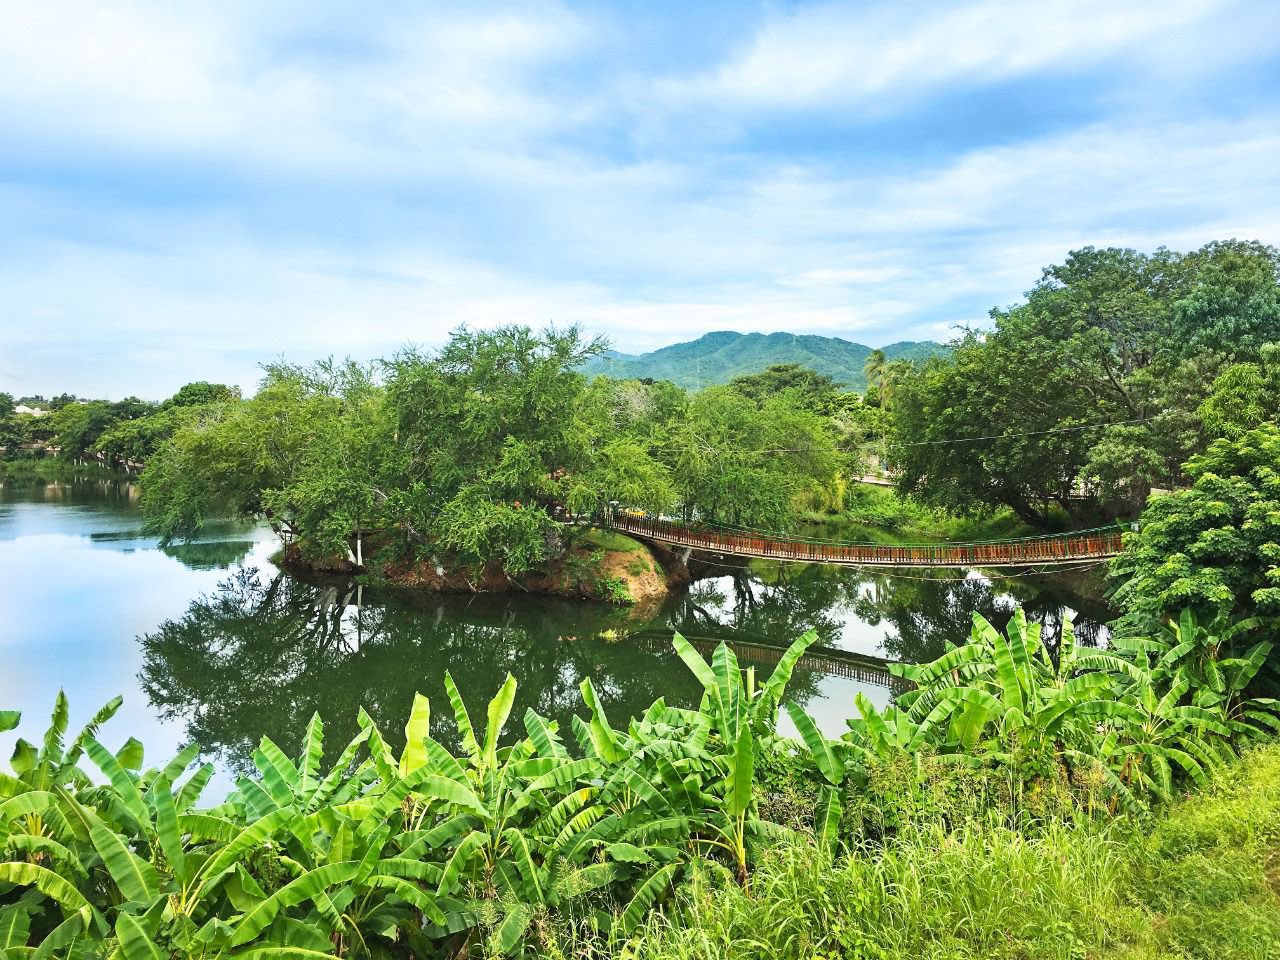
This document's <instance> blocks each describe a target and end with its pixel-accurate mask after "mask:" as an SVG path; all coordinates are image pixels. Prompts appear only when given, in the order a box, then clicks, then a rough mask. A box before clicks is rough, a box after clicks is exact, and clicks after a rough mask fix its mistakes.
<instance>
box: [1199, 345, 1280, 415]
mask: <svg viewBox="0 0 1280 960" xmlns="http://www.w3.org/2000/svg"><path fill="white" fill-rule="evenodd" d="M1199 413H1200V418H1201V420H1202V421H1203V422H1204V428H1205V430H1206V431H1207V432H1208V433H1209V434H1210V435H1211V436H1215V437H1228V438H1231V439H1235V438H1238V437H1239V436H1240V435H1241V434H1243V433H1244V432H1245V431H1247V430H1250V429H1252V428H1254V427H1257V426H1259V425H1260V424H1262V423H1264V422H1266V421H1268V420H1276V419H1280V343H1268V344H1264V345H1263V347H1262V348H1261V349H1260V350H1259V351H1258V361H1257V362H1256V363H1234V364H1232V365H1231V366H1229V367H1227V368H1226V369H1225V370H1223V371H1222V373H1220V374H1219V375H1218V377H1217V379H1215V380H1214V381H1213V389H1212V390H1211V391H1210V394H1209V396H1208V397H1207V398H1206V399H1205V401H1204V402H1203V403H1202V404H1201V405H1200V410H1199Z"/></svg>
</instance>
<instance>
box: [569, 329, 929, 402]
mask: <svg viewBox="0 0 1280 960" xmlns="http://www.w3.org/2000/svg"><path fill="white" fill-rule="evenodd" d="M881 349H883V350H884V352H885V355H886V356H888V358H889V359H890V360H894V359H904V360H922V359H924V358H926V357H928V356H931V355H932V354H935V353H940V352H943V351H945V350H946V348H945V347H943V346H942V345H941V344H938V343H933V342H931V341H925V342H922V343H914V342H912V341H907V340H904V341H902V342H900V343H891V344H889V345H888V346H887V347H882V348H881ZM870 352H871V348H870V347H868V346H864V345H863V344H861V343H853V342H851V341H849V340H842V339H840V338H839V337H819V336H813V335H807V334H795V333H767V334H766V333H734V332H733V331H730V330H725V331H720V332H717V333H708V334H706V335H705V336H702V337H699V338H698V339H697V340H690V341H688V342H686V343H673V344H672V345H671V346H669V347H663V348H662V349H660V350H654V351H653V352H652V353H642V354H639V355H631V354H625V353H617V352H615V351H609V352H608V353H606V354H604V355H603V356H600V357H596V358H594V359H593V360H591V361H590V362H588V363H587V364H586V366H585V367H584V368H583V369H584V371H585V372H587V373H589V374H599V373H602V374H604V375H606V376H610V377H616V378H618V379H623V380H626V379H642V378H646V377H647V378H652V379H654V380H671V381H673V382H674V383H678V384H679V385H680V386H682V387H687V388H694V389H696V388H698V387H706V386H711V385H712V384H717V383H728V382H729V381H730V380H732V379H733V378H734V377H736V376H739V375H740V374H744V373H757V372H758V371H760V370H763V369H765V367H768V366H770V365H771V364H775V363H799V364H802V365H803V366H806V367H809V368H810V369H813V370H816V371H818V372H819V373H825V374H827V375H828V376H830V377H832V378H833V379H835V381H836V382H837V383H841V384H843V385H844V387H845V389H848V390H862V389H864V388H865V387H866V379H865V378H864V377H863V375H862V367H863V364H864V363H865V362H866V359H867V354H869V353H870Z"/></svg>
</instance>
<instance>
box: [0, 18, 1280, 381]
mask: <svg viewBox="0 0 1280 960" xmlns="http://www.w3.org/2000/svg"><path fill="white" fill-rule="evenodd" d="M0 17H2V19H0V390H8V391H11V392H13V393H16V394H23V393H27V392H40V393H46V394H48V393H50V392H59V391H61V390H63V389H70V390H72V391H75V392H79V393H81V394H87V395H105V396H110V397H119V396H121V395H124V394H128V393H137V394H140V395H142V396H145V397H152V398H160V397H163V396H165V395H167V394H168V393H170V392H172V390H173V389H175V388H176V387H177V386H179V385H180V384H182V383H184V382H186V381H188V380H191V379H214V380H223V381H227V382H235V383H240V384H242V385H244V386H252V385H253V384H254V383H255V382H256V380H257V376H258V371H257V366H256V365H257V364H258V363H259V362H260V361H263V360H269V359H272V358H274V357H278V356H280V355H284V356H286V357H287V358H289V359H293V360H300V361H302V360H310V359H313V358H316V357H320V356H325V355H328V354H336V355H340V356H341V355H352V356H355V357H359V358H366V359H367V358H373V357H377V356H383V355H387V354H389V353H390V352H392V351H394V350H395V349H396V347H397V346H398V345H401V344H403V343H405V342H409V341H412V342H415V343H418V344H423V345H433V344H437V343H439V342H440V341H441V340H442V338H443V337H444V336H445V334H446V333H447V331H448V330H450V329H451V328H453V327H455V326H457V325H459V324H463V323H466V324H470V325H474V326H483V325H491V324H496V323H501V322H510V321H517V322H521V323H529V324H534V325H541V324H544V323H546V322H549V321H554V322H557V323H562V324H563V323H570V322H577V323H581V324H582V325H584V326H585V327H587V328H588V329H589V330H591V331H593V332H601V333H605V334H607V335H608V336H609V337H610V339H611V340H612V342H613V344H614V345H615V346H616V347H617V348H619V349H622V350H627V351H632V352H635V351H641V350H647V349H652V348H654V347H657V346H661V345H664V344H666V343H670V342H673V341H677V340H683V339H689V338H691V337H693V336H696V335H698V334H700V333H704V332H707V331H710V330H724V329H734V330H742V331H751V330H758V331H774V330H785V331H793V332H807V333H822V334H830V335H838V336H843V337H846V338H849V339H853V340H859V341H861V342H864V343H869V344H872V345H881V344H884V343H888V342H891V341H894V340H900V339H925V338H936V339H946V338H947V337H948V336H949V335H950V331H951V328H952V327H953V326H954V325H956V324H958V323H965V322H981V321H982V320H983V319H984V318H985V316H986V313H987V311H988V309H990V308H991V307H992V306H993V305H997V304H1009V303H1012V302H1015V301H1016V300H1017V299H1018V298H1019V297H1020V296H1021V294H1022V292H1023V291H1024V290H1026V289H1027V288H1028V287H1029V286H1030V285H1031V284H1032V283H1034V281H1035V279H1036V278H1037V276H1038V274H1039V271H1040V268H1041V267H1042V266H1043V265H1045V264H1047V263H1050V262H1054V261H1057V260H1060V259H1061V258H1062V256H1063V255H1064V254H1065V253H1066V252H1067V251H1068V250H1070V249H1073V248H1077V247H1080V246H1084V245H1087V244H1094V245H1124V246H1134V247H1138V248H1140V249H1152V248H1154V247H1156V246H1159V245H1161V244H1164V245H1167V246H1171V247H1174V248H1177V249H1185V248H1190V247H1194V246H1198V245H1200V244H1202V243H1204V242H1206V241H1209V240H1211V239H1218V238H1227V237H1233V236H1235V237H1242V238H1251V239H1255V238H1256V239H1261V240H1264V241H1266V242H1271V243H1277V242H1280V3H1275V2H1271V0H1160V2H1122V0H1097V2H1095V0H1074V2H1058V0H1040V2H1037V3H1028V2H1022V0H1019V2H1008V3H1001V2H947V3H937V4H928V3H924V2H901V0H899V2H885V3H871V2H857V3H820V4H807V3H762V4H750V3H745V2H741V3H726V4H723V5H717V4H713V3H688V2H681V3H670V4H665V3H659V2H654V0H646V2H617V3H609V4H604V3H600V4H558V3H532V4H504V5H502V6H500V7H492V8H487V7H484V6H482V5H479V4H476V3H461V4H458V5H456V6H450V5H446V4H434V5H427V4H422V3H416V4H405V5H403V6H400V5H397V4H394V3H380V4H358V5H357V4H350V3H334V4H328V3H323V2H316V0H310V2H307V3H299V4H274V3H273V4H262V3H257V2H255V3H235V2H219V3H216V4H209V5H208V6H205V7H200V6H199V5H196V4H173V3H156V4H145V3H130V2H123V0H118V2H112V3H101V2H98V3H83V4H73V3H61V2H39V3H33V2H27V0H22V2H13V3H10V2H7V0H0Z"/></svg>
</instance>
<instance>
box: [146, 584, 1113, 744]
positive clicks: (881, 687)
mask: <svg viewBox="0 0 1280 960" xmlns="http://www.w3.org/2000/svg"><path fill="white" fill-rule="evenodd" d="M1015 602H1022V603H1024V605H1025V606H1026V607H1027V609H1028V615H1029V616H1032V617H1035V618H1037V619H1040V620H1042V621H1045V622H1046V623H1047V625H1048V626H1049V627H1050V629H1052V627H1053V625H1054V624H1056V623H1058V622H1060V618H1061V615H1062V612H1063V606H1064V605H1063V598H1062V597H1061V596H1059V595H1057V594H1055V593H1054V592H1053V591H1051V590H1046V589H1044V588H1043V586H1041V587H1039V588H1037V587H1033V586H1030V585H1027V586H1023V587H1020V588H1019V593H1018V594H1016V595H1015V594H1013V593H1011V592H1009V591H1008V590H1007V589H1006V588H1005V587H1003V586H1000V585H999V583H998V582H997V583H993V582H991V581H988V580H986V579H983V578H981V577H977V576H972V575H971V576H964V575H957V576H956V577H948V576H941V577H937V578H934V579H928V580H926V579H918V580H917V581H916V582H915V585H913V586H912V587H911V588H910V589H909V590H903V588H902V585H901V584H900V583H899V582H897V581H895V580H890V579H889V578H887V577H877V576H872V575H868V574H865V573H861V572H859V571H856V570H849V569H840V568H831V567H789V568H781V567H763V568H754V567H753V568H752V569H751V570H750V571H748V570H740V571H735V572H734V573H732V574H731V575H727V576H724V577H718V578H714V579H709V580H703V581H699V582H696V583H695V584H693V585H692V586H691V587H690V588H689V589H688V590H687V591H685V592H683V593H681V594H680V595H678V596H676V597H674V598H672V599H671V600H670V601H669V602H668V603H667V604H666V605H665V606H664V607H662V608H661V609H659V610H657V611H654V612H652V613H651V614H650V615H649V616H647V617H645V618H643V619H638V620H637V619H635V618H634V617H633V616H632V615H631V614H630V613H629V612H628V611H625V610H620V609H617V608H609V607H605V606H602V605H599V604H583V603H572V602H565V601H556V600H550V599H545V598H537V597H529V596H523V595H522V596H507V597H493V596H478V597H456V596H436V595H421V594H414V595H406V594H403V593H386V592H380V593H374V592H372V591H366V590H365V589H364V588H362V587H359V586H357V585H355V584H353V583H351V582H346V581H339V582H327V583H316V584H308V583H303V582H301V581H298V580H296V579H292V578H289V577H286V576H283V575H281V574H279V573H274V571H272V572H259V571H258V570H255V569H242V570H239V571H237V572H236V573H235V574H234V575H233V576H231V577H229V578H227V579H226V580H225V581H224V582H223V583H222V584H221V586H220V587H219V589H218V590H216V591H213V592H212V593H209V594H207V595H205V596H202V597H200V598H199V599H197V600H196V601H195V602H194V603H192V604H191V606H190V608H189V609H188V610H187V611H186V613H185V614H184V615H183V616H182V617H180V618H177V619H173V620H169V621H166V622H164V623H163V624H162V625H161V626H160V627H159V628H158V629H156V630H154V631H152V632H150V633H147V634H146V635H144V636H142V637H141V638H140V640H139V642H140V645H141V650H142V655H143V667H142V670H141V672H140V674H139V680H140V683H141V686H142V688H143V690H144V691H145V693H146V695H147V696H148V698H149V699H150V701H151V703H152V705H153V707H154V708H155V709H156V710H157V711H158V712H159V714H160V716H161V717H162V718H163V719H164V720H167V721H175V720H176V721H181V722H184V723H185V724H186V726H187V732H188V736H189V737H190V739H193V740H195V741H197V742H199V743H200V744H202V745H203V746H204V747H205V748H206V749H207V750H208V751H210V752H212V753H214V754H216V755H218V756H220V757H221V759H222V760H223V762H224V763H225V764H227V765H228V766H231V767H233V768H243V767H244V766H245V764H246V760H247V758H248V757H249V755H250V754H251V753H252V750H253V748H254V746H255V745H256V743H257V741H258V738H259V737H260V736H262V735H263V734H264V733H265V734H267V735H268V736H270V737H271V738H272V739H273V740H275V741H276V742H277V743H279V744H280V745H282V746H284V747H285V749H286V750H290V751H291V750H293V749H294V748H295V745H296V744H297V743H298V742H299V741H300V740H301V737H302V733H303V730H304V728H305V726H306V723H307V721H308V719H309V718H310V717H311V715H312V713H313V712H315V711H317V710H318V711H320V713H321V715H322V716H323V717H324V718H325V720H326V723H327V724H328V725H329V730H330V732H331V735H330V736H329V737H327V738H326V739H327V745H328V749H330V750H331V751H333V752H334V753H335V754H336V752H337V751H338V750H340V749H341V747H342V744H343V743H344V742H345V739H346V738H347V737H349V736H351V735H352V734H354V733H355V731H356V723H355V717H356V714H357V712H358V710H359V709H360V708H361V707H363V708H364V709H366V710H367V711H368V712H369V713H370V715H371V716H373V718H374V719H375V720H376V721H377V722H378V723H379V725H380V726H381V727H382V729H383V730H384V733H385V734H386V735H387V736H388V739H389V740H391V741H392V742H393V744H394V743H395V741H396V739H397V738H398V737H400V736H401V733H400V730H399V728H400V726H401V725H402V724H403V721H404V717H405V716H406V714H407V711H408V709H409V706H410V704H411V703H412V700H413V695H414V693H415V692H421V693H423V694H426V695H427V696H428V697H430V698H431V700H432V703H433V705H434V706H435V709H434V710H433V719H432V726H433V732H434V734H435V735H436V736H437V738H438V739H441V740H442V741H443V742H446V743H449V744H450V745H453V746H456V743H454V742H453V741H454V737H455V730H454V727H453V720H452V716H450V715H449V711H448V710H447V708H446V707H445V706H444V705H445V704H447V699H446V698H445V694H444V687H443V674H444V671H445V670H446V669H448V670H449V671H451V672H452V674H453V676H454V679H455V680H456V681H457V683H458V686H459V687H460V689H461V690H462V693H463V696H464V698H465V699H466V701H467V703H468V706H469V707H470V708H471V709H472V711H473V712H475V711H482V710H483V707H484V704H485V702H486V700H487V698H488V696H490V695H491V694H492V692H493V691H494V690H496V688H497V687H498V685H499V684H500V683H501V682H502V680H503V679H504V678H505V676H506V674H507V673H508V672H510V673H512V674H514V675H515V676H516V678H517V679H518V680H519V681H520V688H519V692H518V696H517V704H516V709H515V712H514V713H513V717H515V718H519V717H520V716H522V715H523V712H524V710H525V708H526V707H532V708H533V709H535V710H537V711H538V712H539V713H541V714H543V715H544V716H549V717H551V718H553V719H556V720H558V721H559V722H560V724H561V728H562V730H564V731H565V732H566V733H567V731H568V730H569V726H570V721H571V717H572V716H573V714H575V713H581V712H582V707H581V699H580V695H579V692H578V686H579V683H580V682H581V680H582V678H584V677H591V679H592V681H593V683H594V684H595V685H596V688H597V689H598V690H599V692H600V694H601V698H602V700H603V702H604V703H605V705H606V709H607V711H608V712H609V714H610V715H611V717H612V718H613V719H614V720H615V722H624V721H625V718H626V717H629V716H635V715H638V714H639V713H641V712H642V711H643V710H644V709H645V708H646V707H648V705H649V704H650V703H652V702H653V700H655V699H656V698H657V697H659V696H662V697H665V698H666V700H667V702H669V703H672V704H676V705H680V706H693V705H694V704H696V702H697V700H698V699H699V697H700V694H701V690H700V688H699V687H698V686H697V683H696V681H694V679H693V677H692V676H691V675H690V674H689V673H688V671H687V670H686V669H685V667H684V665H683V664H682V663H681V662H680V661H679V659H678V658H677V657H676V656H675V655H674V653H673V652H672V651H671V649H670V637H671V633H672V632H673V631H675V630H679V631H680V632H681V633H683V634H685V635H686V636H688V637H689V638H690V639H692V640H694V641H695V642H697V643H698V645H699V646H703V647H706V646H708V645H710V644H713V643H714V642H715V641H718V640H721V639H723V640H727V641H729V642H730V643H733V644H737V645H739V648H740V650H741V655H742V657H743V661H744V664H743V665H744V666H746V665H747V664H748V663H753V662H754V663H756V664H757V670H758V672H759V673H761V674H767V672H768V670H769V669H770V648H779V647H782V646H785V645H786V643H787V642H789V641H790V640H791V639H792V638H794V637H796V636H798V635H800V634H801V633H803V632H804V631H805V630H807V629H809V628H811V627H812V628H814V629H815V630H816V631H817V633H818V643H819V644H820V645H821V647H822V648H826V649H827V650H829V651H830V652H831V657H835V656H837V654H836V653H835V652H836V651H846V652H847V653H849V654H872V655H880V656H889V657H891V658H893V659H904V660H913V661H915V660H920V659H924V658H926V657H933V656H936V655H937V654H938V653H940V652H941V651H942V648H943V646H944V644H945V642H946V641H947V640H951V641H953V642H963V641H964V639H965V637H967V635H968V632H969V619H968V618H969V611H972V610H978V611H979V612H982V613H983V614H984V615H986V616H988V617H989V618H990V619H992V620H993V621H996V622H1001V621H1003V620H1004V619H1006V618H1007V617H1008V615H1009V612H1010V611H1011V610H1012V608H1013V606H1014V603H1015ZM1075 602H1076V604H1077V605H1079V602H1078V601H1075ZM1078 622H1080V623H1081V626H1082V632H1083V633H1084V634H1085V635H1086V636H1088V635H1089V634H1090V631H1091V630H1094V629H1096V625H1095V624H1094V622H1093V621H1091V620H1089V619H1088V618H1087V617H1083V618H1078ZM851 659H855V658H852V657H845V658H844V659H843V660H841V661H840V662H839V663H836V662H833V661H832V660H831V659H830V658H828V660H827V662H826V663H825V664H824V662H823V661H822V659H821V657H820V658H818V659H816V660H813V661H806V663H805V665H804V666H802V668H800V669H797V671H796V673H795V676H794V679H793V682H792V685H791V687H790V690H789V693H790V696H791V698H792V699H795V700H796V701H798V702H799V703H801V704H803V705H805V706H806V707H807V708H808V709H810V710H811V711H813V712H815V713H816V715H817V716H818V718H819V722H820V725H821V726H822V727H823V728H824V729H826V730H827V731H828V733H829V734H830V735H838V733H839V732H840V731H841V730H842V729H843V719H844V718H845V717H848V716H850V715H852V713H853V705H852V701H853V696H854V694H855V693H857V692H859V691H863V692H867V693H868V695H870V696H871V697H872V699H873V700H874V701H875V702H877V703H884V702H886V701H887V700H888V697H889V692H888V686H887V682H886V681H887V678H879V679H875V678H872V679H870V680H869V679H868V677H867V676H866V675H865V673H864V672H859V671H858V670H857V669H853V670H852V671H851V670H850V664H849V662H848V661H849V660H851ZM516 729H518V725H516Z"/></svg>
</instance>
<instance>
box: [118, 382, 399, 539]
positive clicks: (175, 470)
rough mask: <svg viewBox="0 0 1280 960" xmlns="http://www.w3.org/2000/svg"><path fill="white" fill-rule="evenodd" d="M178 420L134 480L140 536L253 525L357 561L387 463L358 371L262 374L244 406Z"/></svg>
mask: <svg viewBox="0 0 1280 960" xmlns="http://www.w3.org/2000/svg"><path fill="white" fill-rule="evenodd" d="M178 409H182V408H178ZM189 409H191V410H194V411H195V412H194V413H190V414H188V415H187V418H186V420H185V421H184V422H183V424H182V425H181V426H180V427H179V429H177V430H176V431H175V433H174V434H173V436H172V438H171V439H170V440H169V441H168V442H167V443H165V444H164V445H163V446H162V447H161V448H160V449H159V450H157V451H156V454H155V456H154V457H152V459H151V461H150V462H149V463H148V465H147V469H146V470H145V471H144V472H143V475H142V502H143V509H144V512H145V515H146V517H147V522H148V525H149V527H150V528H151V529H152V530H154V531H156V532H157V533H159V534H161V535H162V536H163V537H165V538H167V539H175V538H179V539H183V538H190V537H192V536H194V535H195V534H196V533H198V532H199V530H200V529H201V527H202V526H203V524H204V522H205V520H206V519H208V518H210V517H216V516H242V517H265V518H266V519H267V520H268V521H269V522H270V523H271V525H272V527H273V528H274V529H275V530H276V531H277V532H278V533H279V534H280V535H281V536H282V537H283V538H284V539H285V540H286V542H288V543H292V544H296V545H297V546H298V547H299V548H300V549H301V550H303V551H304V552H307V553H313V554H314V553H319V554H326V555H332V554H338V555H339V556H349V558H350V559H351V560H353V561H355V562H357V563H359V562H361V561H362V560H363V556H362V548H363V533H364V532H365V531H367V530H369V529H371V528H373V527H375V526H380V525H381V524H382V521H383V519H384V514H383V511H382V506H383V504H384V503H385V502H386V499H387V496H386V494H384V493H382V491H381V489H380V485H381V484H385V482H386V481H385V480H384V477H386V476H387V474H388V471H390V470H391V469H392V466H391V464H392V462H393V461H394V459H395V457H396V456H397V447H396V445H395V444H394V443H393V442H392V440H391V430H392V423H391V420H390V417H389V416H388V415H387V408H386V406H385V402H384V395H383V392H382V390H381V388H380V387H378V386H377V384H376V383H375V382H374V380H373V377H372V374H371V371H370V370H368V369H366V368H364V367H361V366H360V365H358V364H355V363H352V362H347V363H343V364H337V363H334V362H332V361H322V362H320V363H317V364H314V365H312V366H310V367H300V366H293V365H289V364H274V365H271V366H269V367H267V368H266V377H265V379H264V380H263V383H262V387H261V388H260V389H259V391H258V393H257V394H256V395H255V396H254V397H253V399H252V400H247V401H242V402H239V403H221V404H211V405H207V406H204V407H196V408H189Z"/></svg>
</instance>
